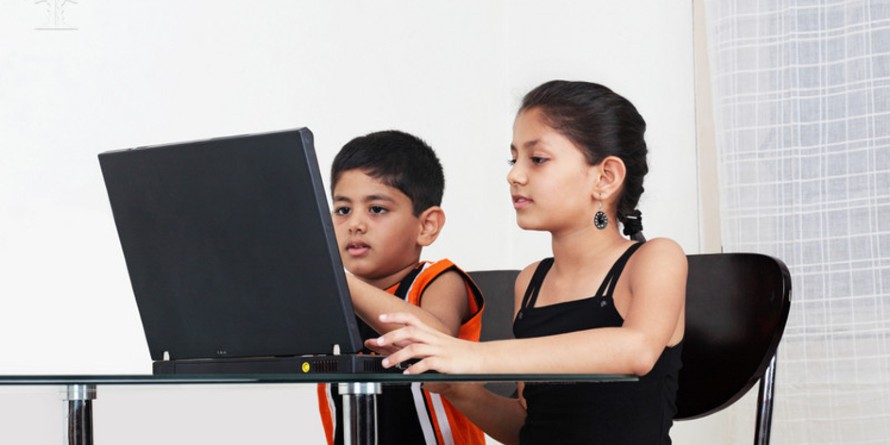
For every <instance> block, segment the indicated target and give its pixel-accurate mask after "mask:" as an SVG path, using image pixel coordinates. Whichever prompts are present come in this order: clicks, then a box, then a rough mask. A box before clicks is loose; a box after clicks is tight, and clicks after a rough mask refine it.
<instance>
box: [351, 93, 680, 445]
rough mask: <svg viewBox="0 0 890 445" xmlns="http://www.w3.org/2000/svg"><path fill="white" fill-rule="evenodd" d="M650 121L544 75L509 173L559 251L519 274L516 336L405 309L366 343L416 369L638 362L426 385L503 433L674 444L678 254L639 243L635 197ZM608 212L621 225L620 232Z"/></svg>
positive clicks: (506, 369)
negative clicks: (457, 327) (485, 338)
mask: <svg viewBox="0 0 890 445" xmlns="http://www.w3.org/2000/svg"><path fill="white" fill-rule="evenodd" d="M645 128H646V123H645V122H644V121H643V118H642V117H641V116H640V115H639V113H638V112H637V110H636V108H635V107H634V106H633V105H632V104H631V103H630V102H629V101H627V100H626V99H624V98H623V97H621V96H619V95H618V94H615V93H614V92H612V91H611V90H609V89H608V88H606V87H604V86H602V85H598V84H594V83H589V82H567V81H552V82H547V83H545V84H543V85H541V86H539V87H537V88H535V89H534V90H532V91H531V92H529V93H528V94H527V95H526V96H525V98H524V99H523V102H522V106H521V108H520V110H519V113H518V115H517V117H516V121H515V123H514V127H513V143H512V145H511V146H510V153H511V155H512V160H511V164H512V168H511V169H510V172H509V174H508V175H507V182H508V183H509V184H510V191H511V194H512V197H513V206H514V208H515V210H516V221H517V223H518V224H519V226H520V227H522V228H523V229H526V230H546V231H548V232H550V234H551V235H552V248H553V257H552V258H547V259H544V260H542V261H539V262H536V263H533V264H531V265H529V266H528V267H526V268H525V269H524V270H522V272H520V274H519V276H518V278H517V280H516V284H515V296H514V298H515V308H516V314H515V317H514V324H513V332H514V334H515V336H516V340H506V341H495V342H487V343H472V342H467V341H462V340H458V339H454V338H452V337H449V336H447V335H445V334H442V333H440V332H438V331H436V330H434V329H431V328H429V327H428V326H426V325H425V324H423V323H421V322H420V321H419V320H418V319H416V318H415V317H413V316H411V315H409V314H401V313H398V314H384V315H382V316H381V321H384V322H388V323H397V324H402V325H404V327H402V328H401V329H397V330H394V331H391V332H389V333H387V334H385V335H383V336H381V337H379V338H378V339H372V340H369V341H368V345H369V346H373V347H374V348H376V349H378V350H381V351H383V350H385V351H389V352H392V354H391V355H390V356H389V358H388V359H387V360H386V361H384V364H385V365H387V366H391V364H395V363H400V362H402V361H405V360H408V359H411V358H416V359H420V360H419V361H418V362H416V363H415V364H413V365H412V366H411V367H409V368H408V369H407V371H406V372H407V373H411V374H415V373H422V372H426V371H430V370H435V371H439V372H444V373H460V374H477V373H478V374H491V373H503V374H511V373H534V374H539V373H542V374H543V373H560V374H562V373H565V374H574V373H579V374H635V375H637V376H640V379H639V381H638V382H633V383H627V382H615V383H584V384H571V385H568V384H543V383H534V384H532V383H529V384H526V385H522V384H520V387H519V398H518V399H509V398H504V397H500V396H497V395H495V394H493V393H490V392H488V391H486V390H484V388H482V386H481V385H470V384H461V385H442V384H439V385H428V386H429V387H430V388H431V389H434V390H437V391H439V392H441V393H442V394H443V395H444V396H445V397H447V398H448V399H449V400H450V401H451V402H452V403H453V404H454V405H455V406H457V407H458V408H459V409H460V410H461V411H462V412H464V413H465V414H466V415H467V417H469V418H470V419H472V420H473V421H474V422H475V423H476V424H477V425H479V426H480V427H481V428H482V429H483V430H484V431H485V432H487V433H488V434H489V435H490V436H492V437H493V438H495V439H497V440H499V441H501V442H504V443H507V444H511V443H517V442H518V443H522V444H526V443H527V444H538V443H608V444H634V445H639V444H668V443H670V437H669V435H668V432H669V430H670V427H671V424H672V419H673V416H674V413H675V411H676V409H675V399H676V390H677V375H678V372H679V369H680V351H681V340H682V337H683V329H684V315H683V314H684V309H685V306H684V303H685V286H686V268H687V264H686V256H685V254H684V253H683V251H682V250H681V248H680V247H679V246H678V245H677V244H676V243H675V242H673V241H671V240H668V239H653V240H650V241H648V242H645V240H644V238H643V237H642V234H641V233H640V231H641V230H642V226H641V224H640V214H639V212H638V211H637V210H636V205H637V202H638V201H639V199H640V195H641V194H642V192H643V177H644V176H645V175H646V173H647V171H648V167H647V163H646V153H647V148H646V143H645V142H644V139H643V133H644V132H645ZM616 222H621V224H622V225H623V226H624V233H625V234H626V235H629V236H631V238H632V239H630V240H629V239H626V238H624V237H623V236H621V234H620V233H619V231H618V227H617V224H616Z"/></svg>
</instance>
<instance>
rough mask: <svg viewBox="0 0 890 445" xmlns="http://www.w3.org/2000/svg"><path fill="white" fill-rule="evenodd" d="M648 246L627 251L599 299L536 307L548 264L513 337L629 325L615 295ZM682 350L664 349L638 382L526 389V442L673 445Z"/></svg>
mask: <svg viewBox="0 0 890 445" xmlns="http://www.w3.org/2000/svg"><path fill="white" fill-rule="evenodd" d="M641 245H642V243H637V244H634V245H633V246H631V247H630V248H628V249H627V251H625V252H624V254H623V255H622V256H621V258H619V259H618V261H616V262H615V264H614V265H613V266H612V269H610V270H609V273H608V274H607V275H606V278H605V279H604V280H603V283H602V284H601V285H600V287H599V290H598V291H597V292H596V295H594V296H593V297H590V298H585V299H583V300H575V301H567V302H564V303H557V304H553V305H549V306H544V307H535V302H536V301H537V298H538V291H539V290H540V289H541V284H542V283H543V282H544V277H545V276H546V275H547V272H548V271H549V270H550V267H551V266H552V265H553V258H547V259H545V260H543V261H541V262H540V264H539V265H538V268H537V269H536V270H535V273H534V275H533V276H532V279H531V282H529V285H528V289H526V292H525V296H524V297H523V301H522V306H521V308H520V310H519V312H518V313H517V315H516V320H515V321H514V322H513V334H514V335H515V336H516V338H531V337H542V336H546V335H554V334H562V333H567V332H574V331H581V330H585V329H591V328H601V327H618V326H621V325H622V324H624V319H623V318H621V315H620V314H618V311H617V310H616V309H615V302H614V301H613V300H612V293H613V292H614V290H615V285H616V283H618V278H619V277H620V276H621V271H622V270H623V269H624V266H625V264H627V260H628V259H629V258H630V256H631V255H633V253H634V252H635V251H636V250H637V249H638V248H639V247H640V246H641ZM681 349H682V344H678V345H677V346H673V347H667V348H665V350H664V352H662V354H661V357H659V359H658V362H656V363H655V366H654V367H653V368H652V370H651V371H650V372H649V373H648V374H646V375H644V376H642V377H640V379H639V381H637V382H612V383H573V384H568V383H567V384H544V383H528V384H526V386H525V390H524V391H523V393H522V394H523V396H524V397H525V399H526V402H527V406H528V413H527V417H526V420H525V425H523V427H522V430H521V431H520V433H519V442H520V443H521V444H550V443H559V444H600V443H601V444H612V445H619V444H628V445H649V444H652V445H656V444H658V445H661V444H670V443H671V438H670V436H669V435H668V432H669V431H670V428H671V425H672V424H673V418H674V414H676V412H677V410H676V403H675V402H676V398H677V375H678V373H679V371H680V367H681V363H680V352H681Z"/></svg>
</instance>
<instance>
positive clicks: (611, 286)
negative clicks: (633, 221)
mask: <svg viewBox="0 0 890 445" xmlns="http://www.w3.org/2000/svg"><path fill="white" fill-rule="evenodd" d="M642 245H643V243H635V244H633V245H632V246H630V247H628V248H627V250H625V251H624V253H623V254H621V256H620V257H619V258H618V260H617V261H615V264H613V265H612V268H611V269H609V273H607V274H606V278H604V279H603V283H602V284H600V287H599V289H597V291H596V296H598V297H599V296H601V297H605V298H610V299H611V298H612V293H613V292H615V285H616V284H617V283H618V278H619V277H620V276H621V272H623V271H624V266H626V265H627V261H628V260H629V259H630V256H631V255H633V254H634V252H636V251H637V249H639V248H640V246H642Z"/></svg>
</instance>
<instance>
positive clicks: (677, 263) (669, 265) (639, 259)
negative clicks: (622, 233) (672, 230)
mask: <svg viewBox="0 0 890 445" xmlns="http://www.w3.org/2000/svg"><path fill="white" fill-rule="evenodd" d="M686 268H687V261H686V253H684V252H683V248H682V247H680V245H679V244H677V242H676V241H674V240H672V239H670V238H653V239H651V240H648V241H646V242H645V243H644V244H643V245H642V246H640V248H639V250H637V252H636V253H635V254H634V255H633V256H632V257H631V258H630V261H629V262H628V269H630V270H632V271H634V272H637V271H640V272H642V273H643V274H646V273H647V272H648V271H652V270H659V269H661V270H663V269H673V270H683V271H685V270H686ZM634 274H635V273H634Z"/></svg>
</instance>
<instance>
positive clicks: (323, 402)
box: [318, 259, 485, 445]
mask: <svg viewBox="0 0 890 445" xmlns="http://www.w3.org/2000/svg"><path fill="white" fill-rule="evenodd" d="M418 269H419V270H418ZM449 271H455V272H457V273H459V274H460V275H461V277H463V279H464V282H465V283H466V286H467V296H468V305H469V309H470V314H471V315H470V318H469V319H468V320H466V321H465V322H464V323H463V324H461V326H460V330H459V333H458V338H461V339H464V340H471V341H479V334H480V333H481V331H482V307H483V301H482V294H481V292H479V290H478V288H477V287H476V284H475V283H473V280H472V279H471V278H470V277H469V275H467V274H466V272H464V271H463V270H461V269H460V268H458V267H457V266H455V265H454V263H452V262H451V261H449V260H447V259H443V260H440V261H437V262H435V263H430V262H421V263H419V264H418V265H417V267H416V268H415V271H414V272H413V273H410V274H408V276H406V277H405V279H404V280H403V282H402V283H399V284H397V285H395V286H392V287H390V288H389V289H387V290H386V291H387V292H389V293H391V294H393V295H395V296H397V297H400V298H402V299H404V300H405V301H407V302H408V303H411V304H413V305H415V306H420V299H421V297H422V296H423V292H424V290H426V288H427V286H428V285H429V284H430V283H432V282H433V280H435V279H436V278H437V277H439V276H440V275H442V274H443V273H445V272H449ZM412 278H413V281H409V280H411V279H412ZM400 288H401V289H402V292H400V293H403V294H404V295H398V294H397V291H398V290H399V289H400ZM363 340H364V339H363ZM335 389H336V388H335V387H332V386H331V385H330V384H319V385H318V408H319V412H320V413H321V421H322V425H323V426H324V431H325V436H326V438H327V441H328V444H329V445H335V441H334V437H335V430H336V429H337V428H338V427H339V425H338V424H337V420H338V415H337V412H336V406H337V405H338V403H337V402H336V399H337V398H339V396H338V395H336V393H335ZM409 391H410V395H408V392H409ZM393 392H404V393H405V394H401V395H398V394H394V395H392V397H396V396H398V397H399V399H398V400H401V401H405V400H412V401H413V403H412V404H413V407H409V406H404V405H392V404H388V403H383V404H382V405H381V404H379V403H378V408H377V409H378V413H379V416H385V415H386V414H385V413H384V412H383V411H384V410H387V411H390V412H391V411H398V413H392V412H391V413H390V414H389V419H390V420H389V423H387V425H380V426H378V428H381V431H379V433H378V436H379V437H380V438H381V439H382V440H381V441H380V444H381V445H387V444H385V443H384V440H386V437H388V436H392V435H393V434H392V433H393V432H386V431H382V429H383V428H394V429H395V428H400V427H399V426H393V425H394V424H393V423H392V422H396V425H397V424H398V423H405V422H410V424H406V425H405V427H410V428H411V429H412V430H413V431H418V425H419V431H420V434H422V436H423V438H424V440H425V443H426V444H428V445H433V444H439V445H444V444H456V445H460V444H467V445H477V444H478V445H483V444H484V443H485V436H484V434H483V433H482V430H480V429H479V428H478V427H477V426H476V425H474V424H473V423H472V422H470V420H469V419H467V418H466V417H465V416H464V415H463V414H461V413H460V411H458V410H457V408H455V407H454V406H452V405H451V403H449V402H448V400H446V399H445V398H444V397H442V396H440V395H439V394H433V393H430V392H427V391H424V390H423V389H421V385H420V383H412V384H411V386H410V388H408V387H407V386H405V387H402V386H391V387H384V388H383V394H382V395H381V396H379V397H380V398H381V399H384V398H386V397H387V396H389V395H390V393H393ZM341 435H342V432H341Z"/></svg>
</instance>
